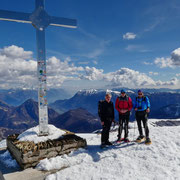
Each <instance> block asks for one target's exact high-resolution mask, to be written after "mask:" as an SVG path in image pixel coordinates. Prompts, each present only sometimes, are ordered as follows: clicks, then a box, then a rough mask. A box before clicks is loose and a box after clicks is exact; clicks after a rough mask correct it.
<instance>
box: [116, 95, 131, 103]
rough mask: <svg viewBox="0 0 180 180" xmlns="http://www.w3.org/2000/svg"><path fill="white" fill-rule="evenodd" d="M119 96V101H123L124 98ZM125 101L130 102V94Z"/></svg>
mask: <svg viewBox="0 0 180 180" xmlns="http://www.w3.org/2000/svg"><path fill="white" fill-rule="evenodd" d="M118 98H119V101H121V100H122V99H121V96H119V97H118ZM125 101H127V102H129V96H128V95H126V99H125Z"/></svg>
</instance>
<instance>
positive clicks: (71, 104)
mask: <svg viewBox="0 0 180 180" xmlns="http://www.w3.org/2000/svg"><path fill="white" fill-rule="evenodd" d="M107 91H108V92H111V94H112V101H113V103H114V104H115V100H116V98H117V97H118V96H119V94H120V92H119V91H117V90H116V91H112V90H107ZM107 91H104V90H88V91H87V90H84V91H79V92H77V93H76V94H75V95H74V96H73V97H72V98H70V99H67V100H58V101H55V102H54V103H52V104H50V106H51V107H52V108H53V109H55V110H56V111H58V112H59V111H60V110H61V111H64V112H66V111H68V110H70V109H76V108H80V107H82V108H84V109H86V110H88V111H89V112H91V113H92V114H94V115H96V116H97V110H98V101H99V100H102V99H104V97H105V94H106V92H107ZM126 92H127V94H128V96H130V97H131V99H132V100H133V101H134V100H135V97H136V96H137V92H136V91H134V90H126ZM144 94H145V95H146V96H148V97H149V99H150V103H151V113H150V117H151V118H167V115H166V113H163V112H162V110H161V108H163V107H165V106H166V107H168V106H172V105H176V106H179V105H180V93H175V92H173V93H172V92H151V93H149V92H144ZM168 112H170V111H167V113H168ZM160 113H161V114H160ZM157 115H158V116H157ZM116 117H117V112H116ZM170 117H171V118H179V117H180V114H178V113H177V112H176V113H171V116H170ZM131 119H134V116H131Z"/></svg>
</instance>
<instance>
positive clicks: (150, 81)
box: [0, 0, 180, 91]
mask: <svg viewBox="0 0 180 180" xmlns="http://www.w3.org/2000/svg"><path fill="white" fill-rule="evenodd" d="M34 5H35V1H34V0H0V9H2V10H10V11H18V12H28V13H31V12H33V11H34V8H35V7H34ZM45 8H46V12H47V13H48V14H49V15H50V16H57V17H66V18H72V19H76V20H77V22H78V26H77V28H76V29H71V28H64V27H55V26H49V27H48V28H47V29H46V59H47V85H48V87H49V88H64V89H67V90H68V89H69V90H70V91H76V90H80V89H89V88H97V89H98V88H101V89H103V88H116V87H127V88H161V87H165V88H173V89H176V88H178V89H179V88H180V36H179V29H180V24H179V21H180V1H179V0H171V1H169V0H163V1H162V0H151V1H144V0H138V1H137V0H126V1H124V0H113V1H109V0H103V1H102V0H99V1H97V0H86V1H85V0H76V1H74V0H53V1H52V0H45ZM0 36H1V38H0V77H1V78H0V89H8V88H36V87H37V73H36V70H37V61H36V31H35V28H34V27H33V26H32V25H31V24H25V23H17V22H8V21H0Z"/></svg>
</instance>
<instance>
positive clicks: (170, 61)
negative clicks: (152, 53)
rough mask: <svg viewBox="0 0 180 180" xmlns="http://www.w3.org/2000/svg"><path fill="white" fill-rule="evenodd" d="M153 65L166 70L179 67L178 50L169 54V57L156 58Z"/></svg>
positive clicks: (179, 50)
mask: <svg viewBox="0 0 180 180" xmlns="http://www.w3.org/2000/svg"><path fill="white" fill-rule="evenodd" d="M154 64H156V65H157V66H159V67H160V68H166V67H170V68H175V67H177V66H180V48H177V49H175V50H174V51H173V52H172V53H171V57H168V58H164V57H161V58H156V59H155V60H154Z"/></svg>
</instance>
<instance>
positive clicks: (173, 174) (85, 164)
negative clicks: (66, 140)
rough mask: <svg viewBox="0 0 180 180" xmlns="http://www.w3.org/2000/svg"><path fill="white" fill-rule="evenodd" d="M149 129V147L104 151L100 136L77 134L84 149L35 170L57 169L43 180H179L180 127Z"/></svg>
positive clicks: (124, 145)
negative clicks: (85, 147) (82, 142)
mask: <svg viewBox="0 0 180 180" xmlns="http://www.w3.org/2000/svg"><path fill="white" fill-rule="evenodd" d="M179 120H180V119H179ZM155 121H158V120H153V119H150V120H149V122H150V123H151V122H155ZM130 126H131V128H132V129H130V130H129V131H130V134H129V138H130V140H134V139H135V138H136V137H137V136H138V131H137V128H136V129H135V130H134V128H133V127H134V123H131V125H130ZM135 126H136V124H135ZM149 128H150V137H151V139H152V144H151V145H145V144H143V143H142V144H138V143H134V142H130V143H128V144H127V143H122V144H120V145H116V146H111V147H109V148H107V149H103V150H102V149H100V147H99V145H100V135H98V134H78V135H79V136H81V137H83V138H86V140H87V144H88V147H87V149H80V150H78V151H75V152H72V153H71V154H69V155H64V156H61V157H60V156H58V157H55V158H51V159H49V160H48V159H44V160H42V161H41V162H40V163H39V164H38V166H37V167H36V168H37V169H39V170H53V169H58V170H59V171H58V172H57V173H55V174H52V175H49V176H47V177H46V180H76V179H78V180H100V179H101V180H119V179H122V180H131V179H132V180H162V179H163V180H179V179H180V126H169V127H165V126H164V127H154V126H152V125H151V124H149ZM116 139H117V132H111V134H110V140H111V141H115V140H116ZM6 154H8V153H6ZM0 158H1V157H0ZM4 159H5V157H4ZM9 163H10V162H9Z"/></svg>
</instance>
